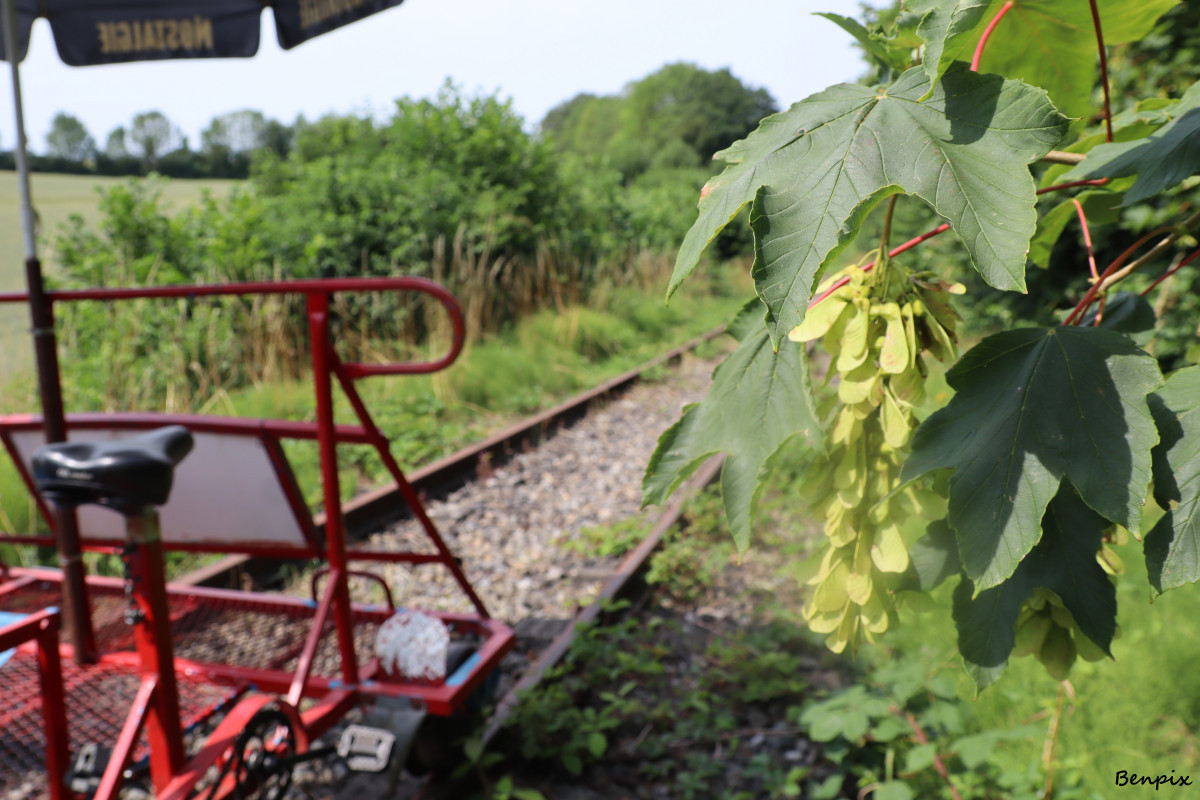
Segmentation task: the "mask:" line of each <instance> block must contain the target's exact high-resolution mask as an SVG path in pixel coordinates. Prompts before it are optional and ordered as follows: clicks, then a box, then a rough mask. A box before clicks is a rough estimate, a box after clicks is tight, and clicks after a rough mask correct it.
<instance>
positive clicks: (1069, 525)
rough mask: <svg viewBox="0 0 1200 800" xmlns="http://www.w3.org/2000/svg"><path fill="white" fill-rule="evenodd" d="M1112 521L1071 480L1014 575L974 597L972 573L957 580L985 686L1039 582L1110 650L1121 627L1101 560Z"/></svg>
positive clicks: (963, 622) (967, 643) (963, 623)
mask: <svg viewBox="0 0 1200 800" xmlns="http://www.w3.org/2000/svg"><path fill="white" fill-rule="evenodd" d="M1107 526H1108V522H1107V520H1105V519H1104V518H1103V517H1101V516H1100V515H1099V514H1097V513H1096V512H1094V511H1092V510H1091V509H1090V508H1088V507H1087V506H1086V505H1085V504H1084V503H1083V501H1082V500H1080V499H1079V495H1078V494H1077V493H1076V492H1075V491H1074V490H1073V489H1071V488H1070V487H1067V486H1064V487H1063V488H1062V490H1061V491H1059V493H1058V494H1057V495H1056V496H1055V497H1054V499H1053V501H1051V502H1050V504H1049V506H1048V508H1047V509H1046V515H1045V517H1044V519H1043V520H1042V527H1043V533H1042V538H1041V541H1039V542H1038V544H1037V546H1036V547H1034V548H1033V551H1032V552H1030V554H1029V555H1028V556H1027V557H1026V558H1025V560H1024V561H1022V562H1021V565H1020V566H1019V567H1017V570H1016V572H1015V573H1013V576H1012V577H1011V578H1009V579H1008V580H1006V581H1004V582H1003V583H1001V584H1000V585H999V586H994V587H992V588H990V589H985V590H983V591H981V592H979V593H978V594H976V595H974V597H972V594H973V593H974V586H973V584H972V583H971V581H970V579H968V578H964V579H963V581H962V582H961V583H960V584H959V585H958V586H957V587H956V588H955V591H954V622H955V624H956V626H957V627H958V650H959V652H960V653H961V654H962V657H963V661H964V662H965V664H966V667H967V671H968V672H969V673H970V674H971V677H973V678H974V679H975V683H976V685H977V686H979V688H983V687H984V686H987V685H988V684H990V683H992V682H993V681H995V680H996V679H997V678H999V677H1000V674H1001V673H1002V672H1003V671H1004V666H1005V664H1007V662H1008V656H1009V654H1010V653H1011V652H1012V649H1013V644H1014V641H1015V636H1016V630H1015V628H1016V622H1017V616H1018V614H1020V611H1021V606H1022V605H1023V604H1024V602H1025V600H1026V599H1027V598H1028V597H1029V595H1030V594H1032V593H1033V590H1034V589H1036V588H1038V587H1041V588H1044V589H1048V590H1050V591H1052V592H1054V593H1055V594H1057V595H1058V596H1059V599H1061V600H1062V603H1063V606H1064V607H1065V608H1066V609H1067V610H1068V611H1070V612H1071V615H1072V616H1073V617H1074V618H1075V622H1076V624H1077V625H1079V629H1080V630H1081V631H1082V632H1083V633H1084V635H1086V636H1087V637H1088V638H1089V639H1091V640H1092V641H1093V642H1094V643H1095V644H1096V646H1097V647H1099V648H1100V649H1101V650H1103V651H1104V652H1106V653H1108V652H1109V646H1110V645H1111V644H1112V637H1113V634H1114V633H1115V631H1116V627H1117V590H1116V587H1114V586H1113V584H1112V582H1111V581H1110V580H1109V579H1108V574H1107V573H1106V572H1105V571H1104V568H1103V567H1101V566H1100V564H1099V563H1098V562H1097V561H1096V553H1097V551H1099V549H1100V544H1101V541H1102V539H1103V536H1104V529H1105V528H1106V527H1107Z"/></svg>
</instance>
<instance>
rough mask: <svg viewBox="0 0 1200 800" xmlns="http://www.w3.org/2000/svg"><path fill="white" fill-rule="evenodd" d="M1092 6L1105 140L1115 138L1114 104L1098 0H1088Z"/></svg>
mask: <svg viewBox="0 0 1200 800" xmlns="http://www.w3.org/2000/svg"><path fill="white" fill-rule="evenodd" d="M1088 4H1089V5H1091V7H1092V25H1093V26H1094V27H1095V28H1096V47H1097V49H1099V51H1100V86H1101V88H1103V89H1104V124H1105V126H1106V128H1107V133H1106V139H1105V141H1109V142H1111V141H1112V140H1113V127H1112V106H1111V104H1110V103H1109V97H1108V56H1107V54H1106V53H1105V52H1104V31H1103V30H1102V29H1101V28H1100V9H1099V7H1097V5H1096V0H1088Z"/></svg>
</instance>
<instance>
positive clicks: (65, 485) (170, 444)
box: [33, 425, 192, 514]
mask: <svg viewBox="0 0 1200 800" xmlns="http://www.w3.org/2000/svg"><path fill="white" fill-rule="evenodd" d="M191 449H192V434H191V431H189V430H188V429H187V428H185V427H183V426H182V425H170V426H168V427H165V428H157V429H155V430H152V431H148V432H146V433H143V434H141V435H138V436H131V437H129V438H128V439H119V440H117V441H112V442H61V443H59V444H49V445H46V446H45V447H40V448H38V449H37V451H35V452H34V454H33V480H34V483H36V484H37V487H38V489H39V490H40V491H41V492H42V495H43V496H44V497H46V499H47V500H50V501H52V502H55V503H58V504H59V505H63V506H78V505H84V504H85V503H95V504H98V505H102V506H107V507H109V508H112V509H115V510H117V511H119V512H121V513H122V514H134V513H139V512H140V511H141V510H142V509H143V508H145V507H147V506H160V505H162V504H163V503H165V502H167V497H169V496H170V494H171V482H172V479H173V477H174V473H175V465H176V464H178V463H179V462H180V461H182V460H183V457H184V456H186V455H187V454H188V452H190V451H191Z"/></svg>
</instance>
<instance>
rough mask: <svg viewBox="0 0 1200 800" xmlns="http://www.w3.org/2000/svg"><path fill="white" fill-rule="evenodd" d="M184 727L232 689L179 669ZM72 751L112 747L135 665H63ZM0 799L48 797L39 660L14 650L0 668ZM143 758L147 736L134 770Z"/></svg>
mask: <svg viewBox="0 0 1200 800" xmlns="http://www.w3.org/2000/svg"><path fill="white" fill-rule="evenodd" d="M177 674H178V677H179V694H180V704H181V706H182V707H181V711H182V714H183V720H184V725H185V726H188V727H190V726H192V725H195V724H198V723H200V722H202V721H203V720H204V719H206V718H207V717H208V716H210V715H211V714H212V712H213V711H215V710H218V709H219V708H220V707H221V706H222V704H223V703H224V702H225V701H226V700H227V699H229V698H230V696H231V694H232V692H231V690H230V689H228V688H225V687H220V686H215V685H212V684H206V683H199V682H197V681H195V680H191V679H189V678H188V676H187V675H185V674H182V673H177ZM63 682H64V684H65V688H66V700H67V728H68V733H69V735H70V741H71V752H72V753H75V752H77V751H78V750H79V748H80V747H81V746H82V745H84V744H86V743H88V742H93V743H97V744H103V745H106V746H111V745H112V743H113V742H115V741H116V740H117V736H118V735H119V734H120V732H121V726H122V725H123V724H124V723H125V715H126V714H127V713H128V711H129V709H130V707H131V706H132V705H133V699H134V697H135V695H136V694H137V690H138V685H139V683H140V679H139V677H138V674H137V670H136V668H135V667H128V666H124V665H117V664H106V663H100V664H94V665H90V666H86V667H78V666H75V665H74V664H71V663H65V664H63ZM0 687H3V694H2V696H3V702H2V708H0V800H26V798H36V797H45V796H47V795H48V791H49V790H48V787H47V784H46V774H45V772H46V771H45V767H44V761H45V746H46V745H45V733H44V731H43V722H42V701H41V691H42V689H41V681H40V679H39V675H38V665H37V658H36V657H35V656H34V655H32V654H27V653H24V652H18V653H17V654H16V655H14V656H13V657H12V658H11V659H10V660H9V661H8V662H6V663H5V664H4V665H3V666H0ZM145 757H146V749H145V737H144V735H143V737H142V742H141V744H140V745H139V747H138V750H137V752H136V753H135V754H134V761H135V769H136V768H137V766H138V764H140V763H141V762H142V761H143V759H144V758H145Z"/></svg>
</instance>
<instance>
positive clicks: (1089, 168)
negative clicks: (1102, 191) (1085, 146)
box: [1064, 83, 1200, 205]
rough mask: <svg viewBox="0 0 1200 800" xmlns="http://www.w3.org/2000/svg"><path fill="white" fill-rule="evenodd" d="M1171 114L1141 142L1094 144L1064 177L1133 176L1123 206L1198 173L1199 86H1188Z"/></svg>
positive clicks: (1150, 195)
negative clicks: (1135, 178) (1135, 176)
mask: <svg viewBox="0 0 1200 800" xmlns="http://www.w3.org/2000/svg"><path fill="white" fill-rule="evenodd" d="M1171 113H1172V116H1173V118H1172V119H1171V121H1170V122H1168V123H1167V124H1166V125H1163V126H1162V127H1161V128H1159V129H1158V130H1157V131H1155V132H1154V133H1152V134H1151V135H1149V136H1147V137H1145V138H1144V139H1135V140H1134V141H1131V142H1120V143H1115V142H1114V143H1113V144H1102V145H1098V146H1097V147H1095V148H1094V149H1093V150H1092V151H1091V152H1090V153H1088V155H1087V158H1085V159H1084V160H1083V162H1082V163H1080V164H1079V165H1077V166H1076V167H1075V168H1074V169H1072V170H1071V171H1070V172H1068V173H1067V174H1066V175H1065V176H1064V178H1065V179H1066V180H1068V181H1074V180H1085V179H1089V178H1123V177H1125V176H1127V175H1135V174H1136V175H1137V176H1138V178H1137V180H1136V181H1135V182H1134V184H1133V187H1132V188H1131V189H1130V190H1129V191H1128V192H1126V193H1125V203H1124V205H1131V204H1133V203H1136V202H1138V201H1140V200H1144V199H1146V198H1147V197H1152V196H1154V195H1156V194H1158V193H1159V192H1161V191H1163V190H1164V189H1169V188H1171V187H1172V186H1175V185H1176V184H1177V183H1179V182H1180V181H1182V180H1183V179H1184V178H1187V177H1189V176H1191V175H1194V174H1195V173H1196V172H1197V171H1198V170H1200V83H1194V84H1192V85H1191V86H1190V87H1188V90H1187V91H1186V92H1184V94H1183V97H1182V98H1180V101H1179V104H1178V105H1177V106H1175V107H1174V108H1173V109H1171Z"/></svg>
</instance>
